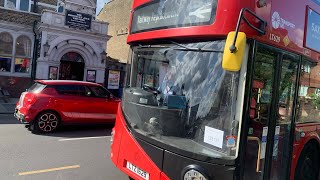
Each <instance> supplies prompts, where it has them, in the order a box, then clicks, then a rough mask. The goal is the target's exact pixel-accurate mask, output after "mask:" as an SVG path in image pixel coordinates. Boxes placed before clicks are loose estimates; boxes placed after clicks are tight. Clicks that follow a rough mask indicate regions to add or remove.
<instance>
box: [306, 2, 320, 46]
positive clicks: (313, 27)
mask: <svg viewBox="0 0 320 180" xmlns="http://www.w3.org/2000/svg"><path fill="white" fill-rule="evenodd" d="M317 1H319V0H317ZM307 23H308V25H307V32H306V44H305V45H306V47H307V48H310V49H312V50H315V51H318V52H320V14H318V13H317V12H315V11H314V10H312V9H310V8H309V9H308V22H307Z"/></svg>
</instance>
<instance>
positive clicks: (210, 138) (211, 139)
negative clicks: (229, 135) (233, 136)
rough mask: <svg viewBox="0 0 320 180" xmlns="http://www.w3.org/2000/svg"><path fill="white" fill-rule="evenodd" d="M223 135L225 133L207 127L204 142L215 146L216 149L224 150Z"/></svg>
mask: <svg viewBox="0 0 320 180" xmlns="http://www.w3.org/2000/svg"><path fill="white" fill-rule="evenodd" d="M223 135H224V132H223V131H221V130H219V129H215V128H212V127H209V126H206V127H205V130H204V140H203V141H204V142H205V143H208V144H210V145H213V146H215V147H218V148H221V149H222V145H223Z"/></svg>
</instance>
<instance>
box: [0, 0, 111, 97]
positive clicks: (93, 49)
mask: <svg viewBox="0 0 320 180" xmlns="http://www.w3.org/2000/svg"><path fill="white" fill-rule="evenodd" d="M95 11H96V0H0V103H1V102H2V101H3V100H2V99H1V97H3V96H8V95H9V96H10V97H19V96H20V93H21V92H22V91H24V90H25V89H26V88H28V87H29V86H30V85H31V84H32V81H33V80H34V79H72V80H83V81H93V82H97V83H101V84H104V80H105V66H106V52H105V49H106V42H107V41H108V40H109V38H110V37H109V36H108V35H107V32H108V24H107V23H105V22H101V21H97V20H95V19H96V17H95ZM80 21H81V22H80ZM3 92H5V93H3Z"/></svg>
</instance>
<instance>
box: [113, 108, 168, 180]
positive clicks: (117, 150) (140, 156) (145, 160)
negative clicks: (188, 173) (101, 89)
mask: <svg viewBox="0 0 320 180" xmlns="http://www.w3.org/2000/svg"><path fill="white" fill-rule="evenodd" d="M118 131H119V132H120V133H119V132H118ZM114 143H115V144H113V145H112V153H113V157H112V158H111V159H112V161H113V163H115V164H116V166H117V167H118V168H119V169H120V170H121V171H123V172H124V173H126V174H127V175H129V176H130V177H132V178H134V179H135V180H143V178H141V177H139V176H138V175H136V174H135V173H133V172H132V171H130V170H129V169H128V168H127V162H130V163H131V164H133V165H134V166H136V167H138V168H140V169H142V170H143V171H145V172H147V173H149V175H150V176H149V179H150V180H160V178H161V179H162V180H165V179H166V175H165V174H161V170H160V169H159V168H158V167H157V166H156V164H155V163H154V162H152V160H151V159H150V157H149V156H148V155H147V154H146V153H145V152H144V150H143V149H142V148H141V147H140V145H139V144H138V142H137V141H136V140H135V139H134V137H133V136H132V135H131V133H130V132H129V131H128V129H127V127H126V125H125V120H124V117H123V115H122V110H121V108H120V107H119V109H118V113H117V119H116V125H115V137H114ZM116 154H118V155H116ZM116 156H117V157H116Z"/></svg>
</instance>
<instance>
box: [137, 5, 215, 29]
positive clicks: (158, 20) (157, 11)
mask: <svg viewBox="0 0 320 180" xmlns="http://www.w3.org/2000/svg"><path fill="white" fill-rule="evenodd" d="M216 4H217V2H216V0H197V1H195V0H160V1H153V2H151V3H147V4H145V5H142V6H140V7H138V8H136V9H135V10H134V12H133V17H132V25H131V33H132V34H133V33H137V32H142V31H147V30H155V29H164V28H175V27H186V26H199V25H205V24H211V23H212V22H213V20H214V17H215V11H214V10H215V9H216Z"/></svg>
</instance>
